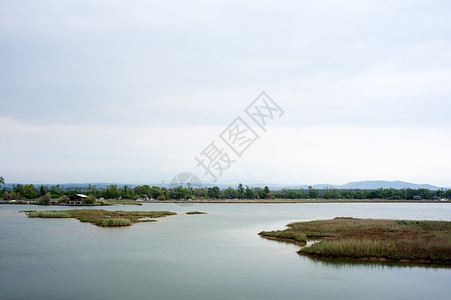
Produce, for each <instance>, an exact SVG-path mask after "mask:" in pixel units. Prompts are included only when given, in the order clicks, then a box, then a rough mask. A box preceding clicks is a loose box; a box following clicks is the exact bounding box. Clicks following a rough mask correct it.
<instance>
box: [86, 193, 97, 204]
mask: <svg viewBox="0 0 451 300" xmlns="http://www.w3.org/2000/svg"><path fill="white" fill-rule="evenodd" d="M96 201H97V199H96V197H94V196H92V195H90V196H88V197H86V198H85V204H96Z"/></svg>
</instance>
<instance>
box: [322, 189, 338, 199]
mask: <svg viewBox="0 0 451 300" xmlns="http://www.w3.org/2000/svg"><path fill="white" fill-rule="evenodd" d="M323 197H324V199H337V198H338V191H337V189H325V190H324V195H323Z"/></svg>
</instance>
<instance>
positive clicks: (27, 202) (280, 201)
mask: <svg viewBox="0 0 451 300" xmlns="http://www.w3.org/2000/svg"><path fill="white" fill-rule="evenodd" d="M30 202H36V200H17V201H16V202H9V201H0V205H1V204H4V205H8V204H9V205H39V206H71V207H78V206H114V205H142V204H143V203H150V204H153V203H177V204H180V203H184V204H202V203H207V204H208V203H216V204H223V203H225V204H253V203H254V204H289V203H451V200H448V201H436V200H387V199H293V200H286V199H272V200H262V199H258V200H236V199H231V200H225V199H224V200H217V199H214V200H213V199H212V200H189V201H188V200H160V201H139V202H136V203H132V202H131V201H130V200H128V201H124V203H120V202H119V201H117V200H116V202H115V203H111V204H108V205H105V204H103V205H101V204H89V205H88V204H86V205H77V204H51V205H40V204H38V203H30Z"/></svg>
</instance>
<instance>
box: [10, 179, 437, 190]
mask: <svg viewBox="0 0 451 300" xmlns="http://www.w3.org/2000/svg"><path fill="white" fill-rule="evenodd" d="M239 182H240V181H237V182H236V183H228V184H221V183H218V184H212V183H205V184H203V186H205V187H212V186H219V187H220V188H227V187H229V186H231V187H236V186H238V183H239ZM241 182H242V183H243V185H244V186H246V185H248V186H250V187H264V186H268V187H269V188H270V189H271V190H280V189H307V188H308V187H309V185H281V184H270V183H255V184H246V183H245V182H246V181H244V180H241ZM14 184H15V183H7V184H6V187H7V188H8V189H10V188H12V186H13V185H14ZM89 184H91V185H93V186H94V185H95V186H96V187H97V188H105V187H107V186H108V185H111V184H117V185H118V186H124V185H127V186H129V187H134V186H137V185H141V184H123V183H65V184H64V183H63V184H60V185H62V186H64V187H65V188H75V187H87V186H88V185H89ZM40 185H41V184H35V186H40ZM47 185H48V186H52V185H56V184H47ZM148 185H150V186H153V185H155V186H161V183H149V184H148ZM312 187H313V188H315V189H325V188H336V189H364V190H375V189H378V188H384V189H389V188H394V189H404V188H410V189H429V190H439V189H440V187H438V186H434V185H431V184H416V183H410V182H405V181H385V180H365V181H355V182H349V183H346V184H343V185H333V184H315V185H312Z"/></svg>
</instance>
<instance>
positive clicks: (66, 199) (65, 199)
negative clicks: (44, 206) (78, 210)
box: [58, 195, 69, 203]
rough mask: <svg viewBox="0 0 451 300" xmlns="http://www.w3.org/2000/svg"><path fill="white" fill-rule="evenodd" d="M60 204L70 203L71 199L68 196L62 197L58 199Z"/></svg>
mask: <svg viewBox="0 0 451 300" xmlns="http://www.w3.org/2000/svg"><path fill="white" fill-rule="evenodd" d="M58 202H59V203H66V202H69V197H67V196H66V195H62V196H61V197H59V198H58Z"/></svg>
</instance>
